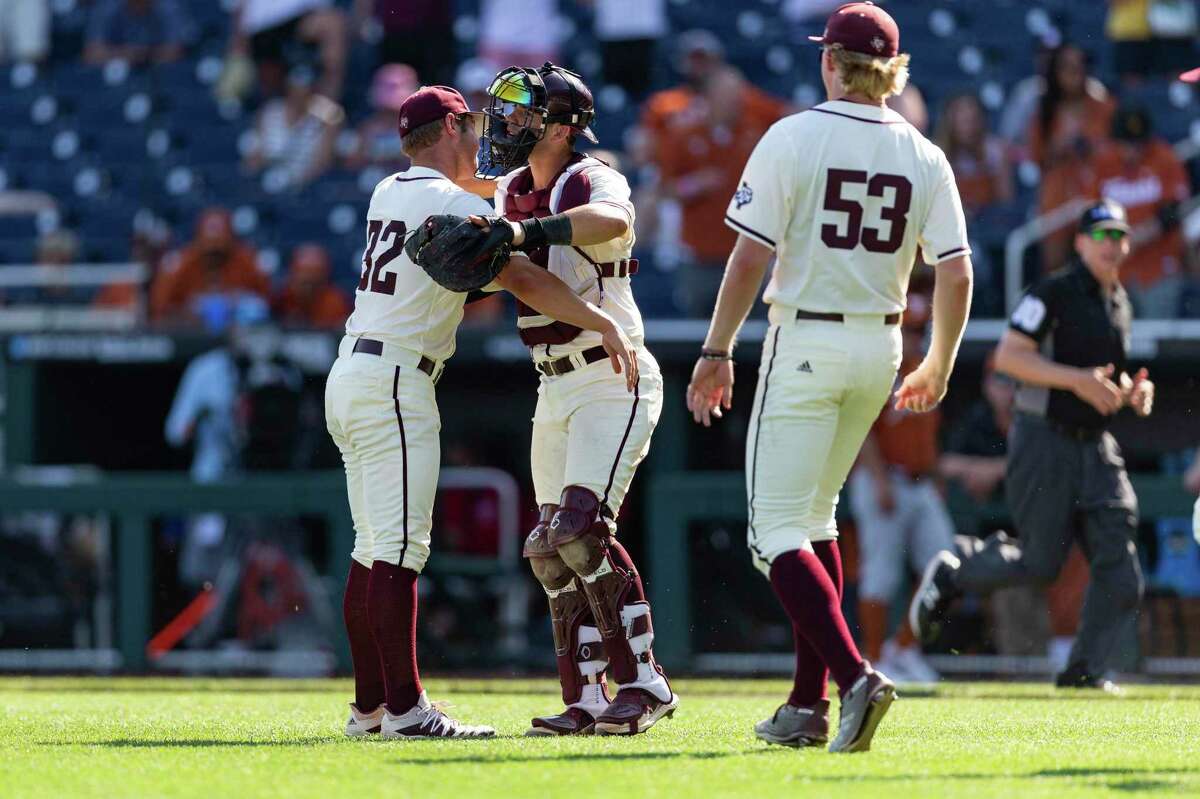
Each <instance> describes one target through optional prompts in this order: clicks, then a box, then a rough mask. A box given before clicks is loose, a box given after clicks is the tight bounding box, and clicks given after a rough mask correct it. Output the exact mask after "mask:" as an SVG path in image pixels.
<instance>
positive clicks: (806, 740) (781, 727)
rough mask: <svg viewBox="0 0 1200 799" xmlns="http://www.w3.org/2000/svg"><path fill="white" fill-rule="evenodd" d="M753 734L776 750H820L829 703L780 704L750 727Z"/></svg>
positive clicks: (825, 738)
mask: <svg viewBox="0 0 1200 799" xmlns="http://www.w3.org/2000/svg"><path fill="white" fill-rule="evenodd" d="M754 734H755V735H757V736H758V737H759V738H761V739H762V740H764V741H766V742H767V743H769V744H779V745H780V746H794V747H796V748H797V749H798V748H800V747H802V746H824V745H825V743H826V742H827V741H828V740H829V700H828V699H822V700H821V701H819V702H817V703H816V704H815V705H807V706H802V707H797V706H795V705H789V704H783V705H780V706H779V709H778V710H776V711H775V714H774V715H773V716H771V718H769V719H765V720H763V721H760V722H759V723H757V724H755V725H754Z"/></svg>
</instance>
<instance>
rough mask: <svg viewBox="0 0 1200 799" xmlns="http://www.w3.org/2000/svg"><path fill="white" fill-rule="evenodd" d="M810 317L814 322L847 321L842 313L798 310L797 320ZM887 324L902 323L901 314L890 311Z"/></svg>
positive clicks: (884, 318)
mask: <svg viewBox="0 0 1200 799" xmlns="http://www.w3.org/2000/svg"><path fill="white" fill-rule="evenodd" d="M801 319H808V320H811V321H813V322H845V321H846V316H845V314H840V313H816V312H814V311H796V321H797V322H799V321H800V320H801ZM883 323H884V324H885V325H895V324H899V323H900V314H898V313H890V314H888V315H887V316H885V317H883Z"/></svg>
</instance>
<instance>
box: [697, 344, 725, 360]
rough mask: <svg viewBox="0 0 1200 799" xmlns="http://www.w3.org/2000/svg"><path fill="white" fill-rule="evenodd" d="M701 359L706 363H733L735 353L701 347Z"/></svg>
mask: <svg viewBox="0 0 1200 799" xmlns="http://www.w3.org/2000/svg"><path fill="white" fill-rule="evenodd" d="M700 357H701V358H703V359H704V360H706V361H732V360H733V353H732V352H730V351H729V350H710V349H709V348H708V347H701V348H700Z"/></svg>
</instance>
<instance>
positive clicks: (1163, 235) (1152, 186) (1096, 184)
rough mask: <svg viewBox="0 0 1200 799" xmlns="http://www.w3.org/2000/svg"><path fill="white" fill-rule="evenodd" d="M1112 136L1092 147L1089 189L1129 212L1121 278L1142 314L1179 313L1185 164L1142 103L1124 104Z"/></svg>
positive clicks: (1188, 189)
mask: <svg viewBox="0 0 1200 799" xmlns="http://www.w3.org/2000/svg"><path fill="white" fill-rule="evenodd" d="M1112 135H1113V142H1112V143H1111V144H1110V145H1108V146H1106V147H1104V148H1102V149H1101V150H1100V151H1099V152H1098V153H1096V156H1095V158H1094V159H1093V161H1092V168H1091V174H1090V177H1091V179H1092V181H1093V183H1092V185H1091V186H1090V191H1089V192H1088V194H1089V195H1090V196H1092V197H1095V198H1097V199H1099V198H1101V197H1105V198H1109V199H1113V200H1116V201H1117V202H1119V203H1121V204H1122V205H1124V206H1125V208H1126V210H1127V211H1128V212H1129V223H1130V224H1131V225H1132V226H1133V228H1134V229H1133V232H1132V234H1131V235H1130V242H1131V244H1132V251H1131V252H1130V254H1129V258H1128V259H1127V260H1126V261H1125V263H1124V265H1122V267H1121V281H1122V283H1123V285H1124V286H1125V290H1126V291H1127V292H1129V299H1130V300H1131V301H1132V302H1133V306H1134V311H1135V312H1136V313H1137V315H1138V316H1139V317H1142V318H1173V317H1175V316H1177V315H1178V313H1179V303H1180V296H1181V294H1182V292H1183V286H1184V272H1185V268H1184V267H1185V258H1186V257H1187V251H1186V248H1185V247H1184V243H1183V235H1182V232H1181V231H1180V227H1179V224H1178V215H1179V203H1181V202H1183V201H1184V200H1186V199H1188V197H1189V196H1191V186H1190V184H1189V181H1188V175H1187V170H1186V169H1185V168H1184V166H1183V164H1182V163H1181V162H1180V160H1179V158H1178V157H1176V155H1175V151H1174V149H1173V148H1172V147H1171V145H1170V144H1169V143H1167V142H1166V141H1165V140H1164V139H1162V138H1160V137H1158V136H1155V135H1154V131H1153V127H1152V125H1151V121H1150V115H1149V113H1148V112H1147V111H1146V109H1144V108H1138V107H1125V108H1122V109H1121V110H1120V111H1118V113H1117V115H1116V117H1115V119H1114V120H1113V131H1112Z"/></svg>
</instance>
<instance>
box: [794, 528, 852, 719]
mask: <svg viewBox="0 0 1200 799" xmlns="http://www.w3.org/2000/svg"><path fill="white" fill-rule="evenodd" d="M813 551H814V552H816V554H817V559H818V560H820V561H821V565H822V566H824V567H825V573H826V574H828V575H829V579H830V580H831V581H833V586H834V588H835V589H836V590H837V595H838V599H839V600H840V599H841V598H842V555H841V553H840V552H839V551H838V546H837V542H836V541H814V542H813ZM792 640H793V642H794V643H795V645H796V676H795V679H794V680H793V682H792V693H791V695H790V696H789V697H788V704H789V705H792V706H794V707H808V706H810V705H815V704H816V703H817V702H819V701H820V700H822V699H825V698H826V697H828V696H829V667H828V666H826V665H825V661H824V660H822V659H821V656H820V655H819V654H817V650H815V649H813V647H812V644H810V643H809V642H808V639H806V638H805V637H804V633H803V631H801V629H800V627H799V626H798V625H796V624H794V623H793V624H792Z"/></svg>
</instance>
